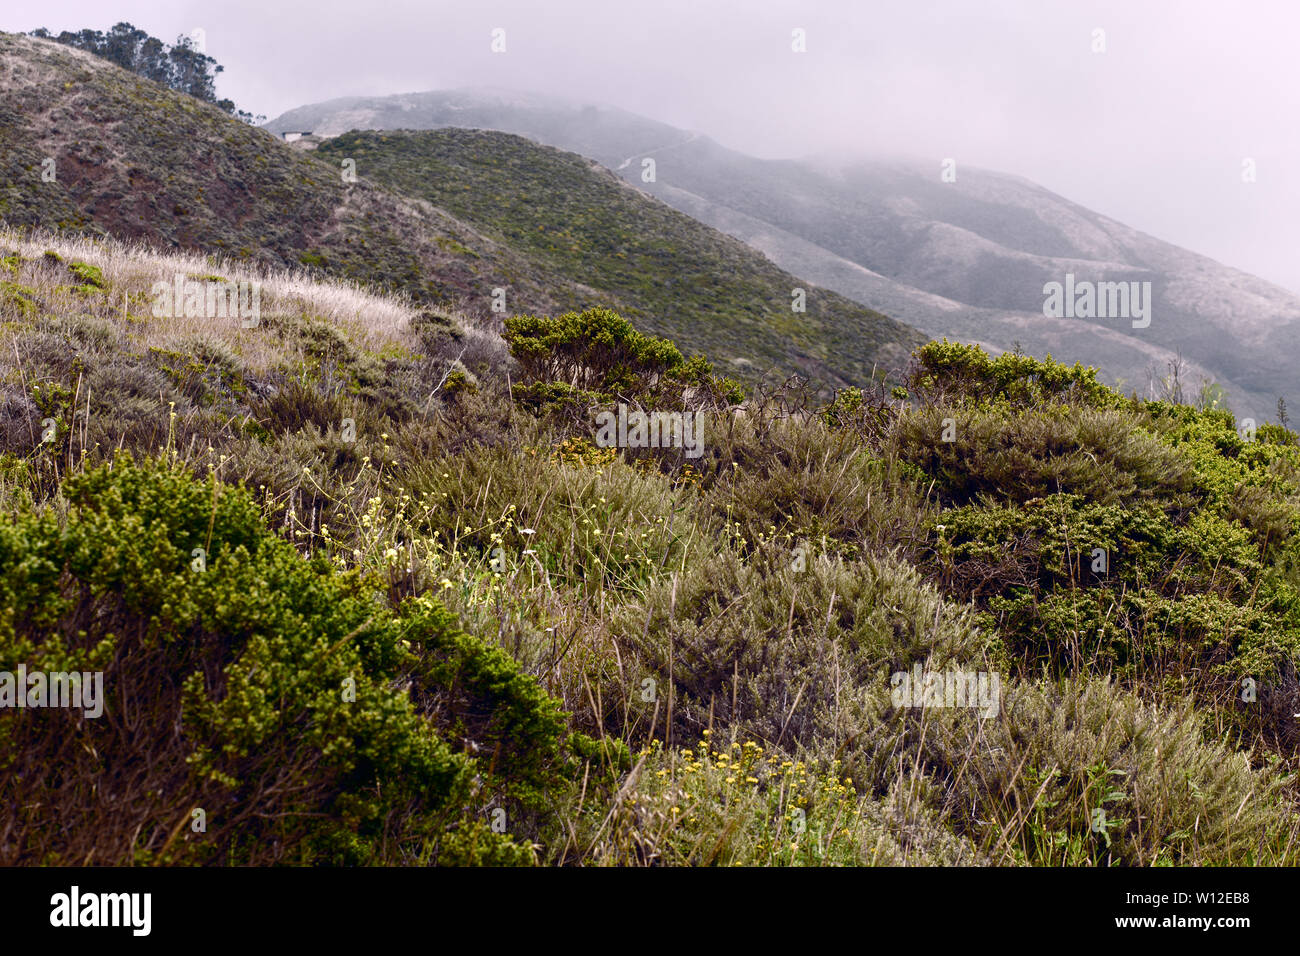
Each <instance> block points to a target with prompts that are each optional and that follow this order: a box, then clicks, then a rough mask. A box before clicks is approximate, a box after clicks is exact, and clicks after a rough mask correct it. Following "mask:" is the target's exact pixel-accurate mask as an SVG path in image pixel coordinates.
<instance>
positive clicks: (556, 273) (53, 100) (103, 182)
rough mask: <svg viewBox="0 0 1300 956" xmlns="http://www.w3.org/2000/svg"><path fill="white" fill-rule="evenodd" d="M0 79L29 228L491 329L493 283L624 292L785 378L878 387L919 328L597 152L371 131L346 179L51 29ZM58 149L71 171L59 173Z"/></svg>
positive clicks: (607, 300)
mask: <svg viewBox="0 0 1300 956" xmlns="http://www.w3.org/2000/svg"><path fill="white" fill-rule="evenodd" d="M0 88H3V89H4V92H5V97H4V106H3V109H0V178H2V179H3V181H4V183H5V184H6V185H5V186H4V188H3V189H0V219H3V220H4V221H6V222H7V223H9V224H10V225H13V226H20V227H22V226H28V227H45V228H54V227H58V228H64V229H71V230H75V231H84V232H90V233H99V234H108V235H113V236H115V237H118V238H122V239H129V240H139V241H142V242H145V243H147V244H149V245H152V246H157V247H161V248H176V249H183V250H189V251H202V252H205V253H208V254H210V255H213V256H216V257H222V258H229V259H232V260H235V261H240V262H245V263H250V264H257V265H260V266H263V267H269V268H286V267H290V268H292V267H298V268H304V269H308V270H310V271H313V272H316V273H318V274H322V275H328V276H332V277H342V278H347V279H351V280H355V281H359V282H362V283H364V284H367V285H371V286H374V287H378V288H382V289H387V290H390V291H397V292H402V293H405V294H407V295H410V296H411V297H412V298H413V299H414V300H415V301H417V302H421V303H425V304H429V305H431V306H434V307H438V308H441V309H444V310H447V309H452V310H459V311H461V312H463V313H465V314H467V315H470V316H475V317H478V318H479V319H481V320H484V321H488V322H491V321H495V320H496V319H499V318H500V316H497V315H494V314H493V310H492V303H493V290H495V289H504V290H506V301H505V306H506V309H507V311H508V312H509V313H516V312H520V313H523V312H536V313H545V314H553V313H556V312H560V311H565V310H568V309H574V308H581V307H586V306H593V305H608V306H612V307H615V308H618V309H621V310H623V311H625V312H627V313H628V314H630V315H633V316H635V317H636V318H637V319H638V324H639V325H640V326H642V327H643V328H645V329H647V330H648V331H654V332H660V333H669V332H671V333H672V334H673V335H674V336H675V338H676V340H677V341H678V343H679V344H680V345H682V346H683V347H684V348H686V349H688V350H692V351H701V350H706V349H713V350H714V351H715V354H714V356H713V357H714V358H715V360H718V361H720V362H722V361H728V360H729V361H730V362H731V363H732V366H731V368H732V371H733V374H735V375H736V376H737V377H740V378H750V379H752V378H754V377H756V376H757V375H759V374H761V373H763V372H766V371H768V370H779V371H786V372H789V371H800V372H802V373H804V374H806V375H808V376H809V377H812V378H814V379H817V380H819V381H821V382H822V383H823V384H827V385H836V384H842V383H847V382H854V381H864V380H865V379H866V378H868V377H870V375H871V373H872V370H873V368H878V369H880V371H881V372H882V373H883V372H886V371H889V370H893V369H898V368H899V367H900V366H901V365H902V364H903V363H904V362H905V360H906V356H907V353H908V352H909V350H910V349H911V347H912V346H914V345H915V344H917V343H918V342H919V341H922V337H921V336H920V335H919V334H918V333H916V332H915V331H914V330H912V329H910V328H908V327H906V326H904V325H901V324H900V323H898V322H895V321H893V320H891V319H889V318H886V317H885V316H883V315H881V314H880V313H877V312H874V311H872V310H870V309H866V308H864V307H863V306H861V305H859V304H858V303H855V302H851V301H849V300H847V299H844V298H843V297H840V296H838V295H835V294H834V293H829V292H825V291H820V290H816V289H812V288H810V287H809V283H807V282H806V281H804V280H801V279H798V278H796V277H794V276H792V275H789V274H788V273H785V272H783V271H782V270H780V269H779V268H777V267H775V266H773V265H772V264H771V262H769V261H768V260H767V259H766V258H765V257H764V256H763V255H761V254H760V253H757V252H755V251H754V250H753V249H751V248H749V247H748V246H746V245H744V244H742V243H740V242H738V241H736V240H735V239H733V238H731V237H729V236H726V235H724V234H722V233H720V232H717V231H716V230H713V229H711V228H710V227H707V226H704V225H701V224H700V223H698V222H695V221H694V220H692V219H691V218H690V217H688V216H686V215H683V214H682V213H680V212H677V211H675V210H673V209H671V208H670V207H668V206H666V205H664V204H663V203H661V202H659V201H658V200H656V199H653V198H652V197H648V196H646V195H644V194H642V193H639V192H636V191H634V190H630V189H627V188H625V187H623V186H622V185H620V184H619V182H618V180H617V179H615V178H614V177H612V176H610V175H608V174H607V173H605V172H604V171H602V170H600V169H599V168H594V167H593V166H592V165H591V164H590V163H589V162H587V161H584V160H581V159H579V158H578V157H574V156H567V157H566V156H564V155H562V154H560V153H558V152H557V151H555V150H553V149H545V148H542V147H539V146H537V145H536V144H533V143H530V142H528V141H526V140H523V139H517V138H516V139H513V140H512V139H511V138H508V137H500V136H499V137H496V138H495V139H492V140H490V141H485V140H483V139H482V138H479V139H464V138H461V139H455V138H448V137H442V138H438V137H433V138H428V137H426V138H423V139H418V140H416V139H412V140H401V141H399V140H396V139H390V140H389V141H388V143H387V145H386V146H385V144H384V143H381V142H371V143H367V144H361V143H358V144H356V145H357V146H358V149H360V147H361V146H362V145H365V146H366V150H365V152H364V155H362V154H361V153H360V152H359V153H358V156H357V157H355V159H356V160H357V161H358V163H359V165H358V175H357V176H356V177H355V181H352V182H348V181H345V177H344V175H343V172H344V166H343V163H342V160H343V159H347V158H354V157H346V156H342V155H338V154H337V150H335V153H334V154H331V152H330V151H329V150H327V151H325V152H322V153H320V154H314V153H312V152H310V151H304V150H299V149H292V148H289V147H288V146H287V145H285V144H284V143H282V142H279V141H278V140H276V139H275V138H274V137H272V136H270V135H268V134H267V133H266V132H265V131H263V130H259V129H256V128H253V127H250V126H248V125H246V124H244V123H241V122H238V121H236V120H233V119H231V118H230V117H229V116H228V115H226V114H225V113H223V112H222V111H220V110H219V109H217V108H215V107H212V106H209V105H207V104H204V103H201V102H199V101H197V100H195V99H193V98H191V97H188V96H184V95H182V94H178V93H175V92H173V91H171V90H168V89H166V88H164V87H162V86H160V85H158V84H156V83H153V82H151V81H148V80H145V79H142V78H140V77H138V76H135V75H134V74H132V73H129V72H127V71H125V70H122V69H120V68H118V67H116V66H114V65H113V64H110V63H108V62H106V61H103V60H99V59H97V58H95V57H93V56H91V55H89V54H86V53H82V52H80V51H77V50H72V49H69V48H66V47H62V46H59V45H57V44H54V43H52V42H49V41H43V40H39V39H34V38H31V37H24V36H14V35H8V34H6V35H2V36H0ZM332 149H334V148H333V147H332ZM422 149H428V151H429V154H428V156H427V157H424V156H421V155H420V150H422ZM485 153H486V155H488V156H490V155H492V154H494V153H497V154H499V156H500V157H501V163H502V164H503V165H494V163H493V162H491V161H485ZM48 158H53V159H54V160H55V163H54V166H53V169H54V171H55V178H54V180H53V181H46V180H45V179H43V177H42V172H43V170H44V169H45V168H47V167H46V166H45V160H46V159H48ZM426 162H427V163H428V164H430V168H434V167H435V166H436V168H437V169H438V171H439V176H440V177H444V178H446V179H447V180H448V181H452V180H454V181H455V183H456V184H457V186H456V191H455V196H454V200H453V197H452V196H451V195H449V192H448V191H447V190H437V189H433V188H431V187H429V186H428V184H427V181H426V180H427V177H426V176H425V175H424V174H422V173H421V172H420V169H421V165H422V164H423V163H426ZM537 170H547V171H548V173H547V175H550V174H555V175H557V176H559V175H562V176H563V177H564V182H565V189H564V193H563V195H561V194H560V193H558V192H555V193H553V192H552V191H550V190H548V189H541V188H539V186H540V184H541V180H540V179H539V178H538V175H537V173H536V171H537ZM486 197H491V199H490V200H489V199H487V198H486ZM443 203H445V205H441V204H443ZM498 209H499V210H505V211H508V212H509V213H510V214H512V215H513V214H515V213H517V212H519V211H521V210H526V211H527V215H528V218H529V220H530V222H531V223H535V224H536V225H537V226H540V227H541V228H540V229H538V230H537V232H538V234H539V235H541V234H543V233H545V234H548V235H559V234H564V233H565V232H566V231H568V232H570V233H572V234H575V235H576V234H577V232H581V234H582V239H583V241H584V242H589V243H590V245H589V247H588V248H587V249H586V250H585V251H584V253H583V256H582V257H581V258H582V260H583V268H572V266H573V264H574V263H573V257H572V256H567V257H566V256H560V255H557V254H555V253H554V250H552V249H551V248H550V244H549V243H540V242H539V241H537V239H536V238H535V237H534V236H532V235H531V234H530V235H527V236H525V235H523V234H522V233H521V232H520V230H519V229H517V228H514V225H517V223H516V224H514V225H512V223H511V222H508V221H506V220H505V219H502V218H500V217H498V216H497V215H496V214H495V210H498ZM574 216H577V217H582V218H583V221H582V222H576V221H570V219H569V217H574ZM615 224H616V225H615ZM575 230H576V231H577V232H575ZM601 230H607V232H608V234H607V235H601V234H600V233H601ZM624 247H626V248H624ZM628 256H633V257H635V258H634V261H633V262H632V263H629V262H628V261H627V257H628ZM601 283H604V284H601ZM795 288H808V298H807V312H806V313H803V314H800V313H795V312H792V310H791V295H792V290H793V289H795ZM724 346H725V348H723V347H724ZM718 349H721V351H717V350H718Z"/></svg>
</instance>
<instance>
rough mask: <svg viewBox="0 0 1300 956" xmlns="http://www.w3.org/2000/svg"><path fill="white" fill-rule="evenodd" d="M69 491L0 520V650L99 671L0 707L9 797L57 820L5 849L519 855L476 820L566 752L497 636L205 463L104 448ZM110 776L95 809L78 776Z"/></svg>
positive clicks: (557, 728)
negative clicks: (352, 561) (384, 595)
mask: <svg viewBox="0 0 1300 956" xmlns="http://www.w3.org/2000/svg"><path fill="white" fill-rule="evenodd" d="M65 488H66V493H67V506H68V509H69V510H68V517H67V520H66V523H64V524H62V526H61V525H60V523H59V522H56V521H55V520H54V518H53V517H52V516H50V515H20V516H18V517H17V518H9V519H6V520H4V521H3V522H0V567H3V568H4V569H5V573H4V574H3V575H0V602H2V606H3V608H4V612H3V616H2V617H0V669H5V670H10V671H12V670H14V668H15V667H16V665H17V664H19V663H25V664H26V665H27V666H28V667H29V668H44V669H50V670H72V669H76V670H87V671H90V670H102V671H103V672H104V680H105V689H106V708H107V711H106V713H105V716H104V718H103V719H87V720H81V719H78V716H77V715H76V714H67V713H61V712H55V711H44V712H40V713H37V714H33V713H32V712H20V713H18V714H15V712H12V711H8V712H6V715H5V716H4V718H3V719H2V720H0V733H2V734H3V736H4V737H5V738H7V740H8V743H9V746H7V747H6V748H4V751H5V754H6V757H5V758H4V761H3V764H2V765H0V794H3V796H4V799H5V803H6V806H12V807H29V808H33V809H34V808H36V807H41V808H42V811H41V812H42V813H44V814H46V815H48V814H51V813H53V814H56V815H57V817H58V818H60V819H62V820H63V821H64V825H63V826H62V827H59V828H53V829H49V828H37V829H31V828H30V827H29V826H27V825H26V824H24V825H22V826H20V830H19V832H23V833H27V834H28V837H27V838H25V839H24V840H23V841H21V842H20V843H19V844H16V845H15V844H10V845H7V847H6V853H7V856H8V858H9V860H10V861H11V862H13V861H18V860H33V859H35V860H42V861H45V862H55V861H59V860H62V861H67V862H70V861H72V860H74V859H76V860H80V859H82V858H83V857H84V856H85V854H86V852H87V851H88V850H93V852H94V853H95V857H96V859H99V860H101V861H110V860H124V861H126V860H133V861H135V862H146V861H148V862H158V863H162V862H192V863H199V862H215V861H221V862H224V863H231V862H247V863H253V862H263V863H265V862H274V861H284V862H290V861H291V862H297V863H313V862H320V863H330V862H334V863H345V862H350V863H384V862H412V861H415V860H420V861H425V862H439V861H441V862H466V861H480V862H522V861H524V860H526V859H527V858H528V857H529V853H528V852H527V849H526V847H522V846H521V845H519V844H518V843H515V842H511V840H510V838H509V837H508V836H504V835H502V834H499V833H497V832H494V830H492V829H486V828H484V827H483V826H482V825H481V824H482V821H481V820H478V816H479V814H480V813H485V812H486V810H487V808H488V806H489V804H491V803H495V804H496V805H500V806H504V807H508V808H509V807H520V806H524V805H531V804H534V803H536V802H538V801H541V800H544V799H547V796H546V795H547V794H548V793H552V792H553V791H554V790H555V788H556V787H557V786H558V785H559V784H560V780H561V777H560V776H557V774H563V773H567V772H568V770H567V768H568V767H569V762H570V759H571V758H570V757H569V756H568V754H567V752H566V750H565V740H566V738H567V736H568V734H567V732H566V731H565V727H564V720H563V715H562V714H561V713H560V712H559V710H558V708H557V706H556V704H555V702H554V701H553V700H551V699H550V698H549V697H548V696H547V695H546V694H545V693H543V692H542V690H541V689H540V688H539V687H538V685H537V683H536V681H535V680H533V679H532V678H531V677H527V676H525V675H523V674H521V673H520V672H519V669H518V667H517V666H516V665H515V664H514V662H513V661H511V660H510V658H509V657H508V656H506V655H504V654H503V653H502V652H501V651H500V650H498V649H496V648H494V647H491V646H489V645H485V644H483V643H481V642H479V641H477V640H476V639H474V638H473V637H471V636H469V635H467V634H464V633H463V632H461V631H459V630H458V629H457V628H456V626H455V623H454V621H453V620H452V619H451V618H450V617H449V616H448V615H447V613H446V611H445V610H443V609H442V608H440V607H439V606H438V605H437V604H436V602H434V601H433V600H432V599H425V600H421V601H417V602H413V603H411V604H409V605H404V606H401V607H399V608H397V609H396V610H394V611H388V610H385V609H384V608H383V607H382V606H380V605H377V604H376V602H375V600H374V595H373V593H372V592H371V591H370V589H369V588H368V587H367V586H366V585H365V584H364V583H363V582H362V581H361V580H360V579H359V578H357V577H356V576H354V575H341V574H339V573H337V572H334V571H331V569H330V568H329V567H328V565H327V564H326V563H325V562H323V561H321V560H315V561H309V560H305V559H304V558H302V557H301V556H299V555H298V554H296V553H295V552H294V550H293V549H292V548H291V547H290V546H289V545H287V544H286V543H284V542H283V541H281V540H280V539H278V538H276V537H275V536H274V535H273V534H271V533H270V532H269V531H268V529H267V528H266V526H265V524H264V519H263V517H262V514H261V512H260V510H259V509H258V508H257V507H256V506H255V505H254V504H253V503H252V502H251V500H250V499H249V497H248V496H247V495H246V494H245V493H244V492H242V491H239V490H237V489H233V488H230V487H227V486H223V485H221V484H220V483H218V482H215V481H214V480H212V479H211V478H210V479H209V480H207V481H203V482H200V481H196V480H194V479H193V478H191V477H190V476H189V475H188V474H187V473H185V472H183V471H180V470H177V469H175V468H174V467H172V466H169V465H166V464H161V463H146V464H144V465H142V466H136V465H134V464H133V463H132V462H131V461H130V459H129V458H120V459H119V460H118V461H117V462H116V463H115V465H114V466H113V467H112V468H108V467H104V468H99V469H95V470H92V471H90V472H87V473H85V474H84V475H81V476H78V477H74V478H70V479H69V480H68V481H67V482H66V484H65ZM196 549H202V550H201V551H197V552H196ZM404 686H405V687H409V691H408V690H404V689H402V688H403V687H404ZM128 717H129V719H127V718H128ZM453 734H454V737H453V736H452V735H453ZM449 739H455V740H456V741H458V742H460V741H465V742H470V743H472V745H473V752H477V753H480V754H482V755H484V756H482V757H478V758H475V757H470V756H466V755H462V754H460V753H458V752H455V751H453V749H452V748H451V747H450V746H449V744H448V742H447V741H448V740H449ZM459 749H460V745H459V743H458V745H457V750H459ZM140 760H143V764H141V766H142V767H144V768H147V769H145V770H144V772H141V773H136V774H132V775H130V776H121V775H123V774H126V773H127V771H128V768H129V767H130V766H131V765H132V763H133V762H135V761H140ZM56 765H57V766H59V767H60V768H61V771H60V776H59V777H57V778H54V777H50V776H49V775H48V774H47V773H45V772H43V771H41V770H40V769H39V768H42V767H49V766H56ZM114 777H121V779H122V784H121V788H120V789H117V790H116V791H115V793H114V795H113V800H114V801H115V803H114V806H115V807H116V809H115V811H114V815H113V818H112V820H111V824H109V825H106V822H107V819H108V818H106V816H105V808H104V806H103V805H102V804H101V803H100V801H99V798H97V797H96V796H95V793H96V790H97V788H95V787H91V786H89V785H88V784H87V783H86V782H87V781H90V780H92V779H96V778H99V779H113V778H114ZM60 781H65V782H63V783H60ZM195 807H197V808H202V809H203V810H204V812H205V814H206V817H207V821H208V825H207V829H206V832H202V833H200V832H193V831H191V829H190V828H189V827H188V823H189V822H190V811H191V808H195ZM18 812H19V814H20V816H22V817H23V818H24V819H26V816H25V815H26V814H27V812H28V811H26V810H20V811H18ZM177 820H181V821H182V822H183V823H185V824H187V826H185V827H184V828H182V827H181V826H180V825H179V824H177V823H176V821H177ZM476 820H478V822H475V821H476ZM33 822H34V818H33ZM443 843H446V845H447V853H448V854H449V855H448V856H446V857H444V856H443V854H442V851H441V850H440V846H441V845H442V844H443Z"/></svg>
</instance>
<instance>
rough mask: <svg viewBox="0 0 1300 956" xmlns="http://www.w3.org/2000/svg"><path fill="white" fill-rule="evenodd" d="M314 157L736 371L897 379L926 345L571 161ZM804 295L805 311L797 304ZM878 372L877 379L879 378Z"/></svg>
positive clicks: (476, 151)
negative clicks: (788, 363)
mask: <svg viewBox="0 0 1300 956" xmlns="http://www.w3.org/2000/svg"><path fill="white" fill-rule="evenodd" d="M316 155H317V156H320V157H328V158H330V159H332V160H334V161H336V162H341V161H342V160H343V159H344V158H353V159H355V161H356V163H357V167H358V169H362V170H364V171H365V174H366V175H367V176H368V177H370V178H371V179H373V180H374V181H375V182H377V183H379V184H381V185H383V186H386V187H388V188H389V189H391V190H392V191H393V192H396V193H400V194H402V195H406V196H413V197H417V198H419V199H423V200H426V201H428V202H429V203H431V204H433V205H434V206H436V207H438V208H440V209H445V210H446V211H448V212H450V213H451V214H453V215H454V216H455V217H456V218H457V220H459V221H461V222H464V223H467V224H468V225H470V226H471V227H472V228H473V229H474V230H475V231H477V232H479V233H480V234H482V235H485V236H489V237H491V238H492V239H494V240H496V241H498V242H500V243H501V244H502V245H505V246H507V247H508V248H510V249H512V250H515V251H516V252H518V253H519V254H520V255H521V256H523V257H526V258H527V259H528V261H529V262H531V263H534V264H535V265H536V269H537V271H538V272H540V273H542V274H546V275H562V276H565V277H567V278H568V279H570V280H572V281H573V282H575V283H576V284H577V286H578V287H579V288H581V289H590V290H599V295H598V296H596V295H592V294H590V293H588V294H586V295H575V296H574V297H572V298H569V299H565V298H563V297H559V296H557V297H558V298H560V304H561V306H563V307H564V308H565V309H566V310H568V309H579V310H580V309H582V308H585V307H587V306H591V305H596V304H598V302H599V301H605V302H610V303H612V304H613V305H615V306H616V307H617V308H618V309H619V310H620V311H621V312H622V313H623V314H625V315H626V316H627V317H628V318H630V319H632V320H633V321H634V322H635V323H636V324H637V325H638V326H640V327H642V328H644V329H646V330H647V331H650V332H653V333H655V334H657V335H667V336H668V337H670V338H672V339H673V340H674V341H676V342H678V343H679V344H680V345H682V346H683V347H684V348H687V349H688V350H690V351H696V352H702V353H704V354H707V355H709V356H710V357H711V358H712V359H714V360H715V361H722V362H726V363H728V364H729V365H731V366H732V367H733V368H739V369H747V370H752V369H756V368H765V369H768V368H775V367H780V366H781V365H782V364H783V363H784V361H785V360H786V359H787V358H788V357H790V356H793V357H794V360H795V362H796V364H797V366H798V368H799V369H800V371H802V372H803V373H804V374H805V375H809V376H811V377H813V378H817V379H820V380H821V381H823V382H825V381H827V380H828V379H829V381H830V382H832V383H834V384H848V383H850V382H858V383H862V382H867V381H869V380H870V379H871V378H872V375H873V373H874V372H876V371H879V372H880V373H885V372H889V371H895V370H901V368H902V367H903V365H904V364H905V363H906V354H907V351H908V348H910V346H912V345H915V344H919V342H920V338H919V337H918V336H915V335H913V334H912V333H911V331H910V330H908V329H906V328H905V327H903V326H901V325H899V324H898V323H896V322H894V321H893V320H891V319H888V318H886V317H885V316H883V315H881V314H879V313H878V312H873V311H871V310H869V309H864V308H862V307H860V306H857V305H856V304H854V303H851V302H848V301H846V300H844V299H842V298H841V297H839V296H837V295H834V294H833V293H827V292H825V291H824V290H821V289H819V288H816V287H814V286H810V285H809V284H808V283H804V282H801V280H799V279H796V278H794V277H793V276H791V275H789V274H788V273H785V272H782V271H781V270H780V269H778V268H777V267H776V266H774V265H773V264H772V263H770V262H769V261H768V260H767V259H765V258H764V257H762V256H760V255H757V254H755V253H754V251H753V250H752V249H750V248H749V247H748V246H745V245H744V244H743V243H740V242H738V241H736V240H734V239H731V238H730V237H726V236H722V235H721V234H719V233H718V232H716V231H715V230H713V229H710V228H708V227H705V226H701V225H700V224H699V223H697V222H695V221H694V220H692V219H691V218H689V217H688V216H684V215H682V214H681V213H679V212H677V211H676V210H674V209H672V208H671V207H669V206H667V205H665V204H663V203H660V202H658V201H656V200H653V199H650V198H648V197H647V196H645V195H644V194H643V193H641V192H639V191H637V190H635V189H632V188H630V187H629V186H627V185H626V184H624V183H623V182H621V181H620V180H619V179H617V178H616V177H615V176H613V175H612V174H610V173H609V172H608V171H607V170H605V169H603V168H601V167H600V166H597V165H595V164H593V163H591V162H590V161H588V160H584V159H583V158H581V157H580V156H577V155H575V154H573V153H564V152H560V151H559V150H555V149H550V148H544V147H538V146H537V145H536V144H535V143H532V142H531V141H529V140H527V139H524V138H522V137H519V136H510V135H506V134H502V133H493V132H483V131H469V130H444V131H439V132H426V133H414V132H411V133H407V132H399V133H386V134H374V133H349V134H344V135H342V136H338V137H335V138H333V139H330V140H327V141H326V142H324V143H323V144H322V145H321V146H319V147H318V148H317V150H316ZM799 288H802V289H804V292H805V296H804V301H803V302H801V303H800V306H801V310H800V311H795V310H794V308H793V307H792V303H793V297H792V293H793V291H794V290H795V289H799ZM877 365H879V368H878V369H877V367H876V366H877Z"/></svg>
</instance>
